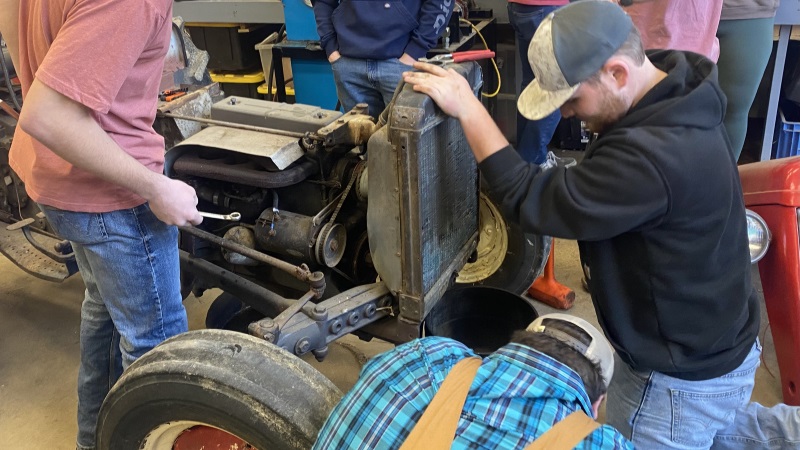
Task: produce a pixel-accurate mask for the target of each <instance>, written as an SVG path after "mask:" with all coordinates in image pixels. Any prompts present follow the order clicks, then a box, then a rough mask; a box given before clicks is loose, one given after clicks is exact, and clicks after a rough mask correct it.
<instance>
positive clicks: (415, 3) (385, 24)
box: [314, 0, 455, 117]
mask: <svg viewBox="0 0 800 450" xmlns="http://www.w3.org/2000/svg"><path fill="white" fill-rule="evenodd" d="M454 2H455V0H341V1H340V0H316V2H315V3H314V15H315V17H316V21H317V32H318V33H319V36H320V44H321V45H322V48H323V49H324V50H325V54H326V55H327V56H328V61H330V63H331V68H332V70H333V78H334V80H335V82H336V91H337V94H338V96H339V100H340V101H341V102H342V107H343V108H344V110H345V111H349V110H350V109H352V108H353V107H354V106H355V105H356V104H358V103H366V104H367V105H369V114H370V115H371V116H372V117H378V115H380V113H381V112H382V111H383V110H384V108H385V107H386V105H388V104H389V101H390V100H391V99H392V95H393V94H394V90H395V88H396V87H397V84H398V83H399V82H400V80H401V78H402V74H403V72H404V71H407V70H409V69H410V66H411V65H412V64H413V63H414V61H415V60H417V59H419V58H423V57H425V54H426V53H427V52H428V50H430V49H431V48H432V47H433V46H434V45H436V41H437V40H438V38H439V36H440V35H441V34H442V33H444V31H445V29H446V27H447V24H448V22H449V21H450V14H451V13H452V11H453V3H454Z"/></svg>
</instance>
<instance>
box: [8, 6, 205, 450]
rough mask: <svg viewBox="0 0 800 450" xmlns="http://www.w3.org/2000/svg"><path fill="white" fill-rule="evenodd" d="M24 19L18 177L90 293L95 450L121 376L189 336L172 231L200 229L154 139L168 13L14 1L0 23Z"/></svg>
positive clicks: (90, 419)
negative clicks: (68, 245) (106, 403)
mask: <svg viewBox="0 0 800 450" xmlns="http://www.w3.org/2000/svg"><path fill="white" fill-rule="evenodd" d="M17 12H18V14H19V15H18V20H17V21H16V25H18V34H17V36H18V38H19V43H18V45H19V48H18V49H14V48H12V49H11V54H12V55H13V58H14V60H15V62H16V63H18V67H17V68H16V69H17V74H18V75H19V78H20V81H21V83H22V94H23V99H24V107H23V109H22V114H21V117H20V120H19V126H18V127H17V130H16V133H15V136H14V142H13V145H12V147H11V153H10V163H11V166H12V167H13V169H14V170H15V171H16V172H17V174H19V176H20V177H21V178H22V179H23V181H24V182H25V185H26V188H27V190H28V193H29V195H30V196H31V198H32V199H34V200H35V201H36V202H37V203H38V204H39V205H40V206H41V208H42V210H43V211H44V213H45V215H46V216H47V219H48V221H49V222H50V224H51V225H52V226H53V228H54V229H55V231H56V232H57V233H58V234H59V235H61V236H62V237H64V238H66V239H68V240H69V241H71V242H72V246H73V248H74V250H75V256H76V260H77V263H78V267H79V268H80V271H81V275H82V276H83V279H84V282H85V284H86V294H85V298H84V300H83V305H82V308H81V329H80V343H81V364H80V371H79V374H78V439H77V445H78V448H79V449H91V448H94V446H95V426H96V421H97V413H98V410H99V408H100V405H101V404H102V402H103V399H104V398H105V395H106V394H107V392H108V389H109V387H110V386H111V385H112V384H113V383H114V381H115V380H116V378H117V377H118V376H119V374H120V372H121V369H123V368H125V367H127V366H128V365H129V364H130V363H131V362H133V361H134V360H135V359H136V358H138V357H139V356H141V355H142V354H144V353H145V352H147V351H148V350H150V349H151V348H153V347H154V346H156V345H157V344H159V343H160V342H162V341H163V340H164V339H166V338H168V337H170V336H173V335H175V334H178V333H181V332H183V331H186V329H187V320H186V311H185V310H184V308H183V305H182V303H181V294H180V286H179V260H178V248H177V241H178V232H177V228H176V227H175V225H188V224H198V223H200V222H201V221H202V218H201V217H200V215H199V213H198V211H197V206H196V205H197V197H196V196H195V192H194V189H192V188H191V187H190V186H188V185H186V184H185V183H182V182H179V181H176V180H171V179H169V178H167V177H165V176H164V175H163V174H162V169H163V165H164V141H163V139H162V138H161V136H159V135H158V134H156V132H155V131H154V130H153V127H152V125H153V121H154V118H155V113H156V104H157V97H158V90H159V83H160V80H161V73H162V69H163V64H164V56H165V55H166V53H167V49H168V47H169V40H170V33H171V27H172V0H92V1H86V0H19V8H18V9H17V8H6V9H5V10H4V11H2V13H0V14H2V15H5V16H7V17H5V18H4V20H2V22H0V23H4V24H8V23H11V24H14V22H15V21H14V20H13V18H12V17H10V16H11V15H13V14H15V13H17ZM9 28H10V29H13V26H9ZM0 31H5V30H0ZM117 337H118V338H119V344H118V345H117V344H116V339H117Z"/></svg>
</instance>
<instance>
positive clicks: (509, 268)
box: [456, 193, 551, 295]
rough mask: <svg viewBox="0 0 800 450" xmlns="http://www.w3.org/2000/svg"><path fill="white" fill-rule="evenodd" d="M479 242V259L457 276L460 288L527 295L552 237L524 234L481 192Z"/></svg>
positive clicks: (539, 271) (548, 248)
mask: <svg viewBox="0 0 800 450" xmlns="http://www.w3.org/2000/svg"><path fill="white" fill-rule="evenodd" d="M480 228H481V235H480V239H481V241H480V242H479V243H478V260H477V261H475V262H474V263H470V264H467V265H466V266H465V267H464V269H463V270H462V271H461V272H460V273H459V276H458V278H457V279H456V283H457V284H458V285H459V286H489V287H496V288H500V289H505V290H507V291H509V292H513V293H515V294H517V295H522V294H524V293H525V292H527V290H528V288H529V287H530V286H531V283H533V280H534V279H535V278H536V277H538V276H539V275H541V274H542V271H543V270H544V265H545V263H547V258H548V256H549V254H550V245H551V238H550V237H549V236H540V235H534V234H526V233H524V232H523V231H522V228H521V227H520V226H519V225H518V224H516V223H512V222H510V221H508V220H506V219H505V218H504V217H503V216H502V213H501V212H500V209H499V208H498V207H497V206H496V205H495V204H494V202H493V201H492V200H491V199H490V198H489V196H488V195H486V194H484V193H481V210H480Z"/></svg>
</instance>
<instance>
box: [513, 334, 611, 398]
mask: <svg viewBox="0 0 800 450" xmlns="http://www.w3.org/2000/svg"><path fill="white" fill-rule="evenodd" d="M544 325H546V326H548V327H553V328H556V329H559V330H561V331H563V332H565V333H568V334H569V335H570V336H573V337H574V338H576V340H578V341H580V342H581V343H583V344H585V345H587V346H588V345H589V344H591V342H592V338H591V336H589V335H588V334H587V333H586V332H585V331H583V330H582V329H581V328H580V327H578V326H577V325H575V324H573V323H569V322H564V321H561V320H548V321H547V323H546V324H544ZM511 343H514V344H520V345H524V346H526V347H530V348H532V349H534V350H536V351H538V352H541V353H544V354H545V355H547V356H550V357H551V358H553V359H555V360H556V361H559V362H561V363H562V364H564V365H566V366H568V367H569V368H571V369H572V370H574V371H575V372H576V373H577V374H578V375H579V376H580V377H581V380H583V385H584V387H585V388H586V394H587V395H588V396H589V400H590V401H591V402H592V403H594V402H595V401H597V399H598V398H600V396H601V395H603V394H605V393H606V385H605V383H604V382H603V375H602V371H601V370H600V365H599V364H596V363H595V362H593V361H592V360H590V359H589V358H587V357H586V356H584V355H583V354H581V353H580V352H578V351H577V350H575V349H574V348H572V347H570V346H569V345H567V344H565V343H564V342H561V341H559V340H558V339H556V338H554V337H552V336H548V335H546V334H544V333H536V332H532V331H525V330H519V331H515V332H514V334H513V335H512V336H511Z"/></svg>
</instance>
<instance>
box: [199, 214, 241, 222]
mask: <svg viewBox="0 0 800 450" xmlns="http://www.w3.org/2000/svg"><path fill="white" fill-rule="evenodd" d="M198 212H199V213H200V215H201V216H203V217H208V218H209V219H220V220H230V221H233V222H238V221H239V219H241V218H242V215H241V214H240V213H238V212H232V213H230V214H214V213H209V212H203V211H198Z"/></svg>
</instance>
